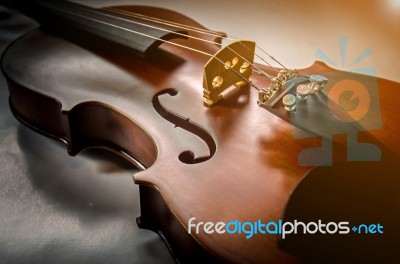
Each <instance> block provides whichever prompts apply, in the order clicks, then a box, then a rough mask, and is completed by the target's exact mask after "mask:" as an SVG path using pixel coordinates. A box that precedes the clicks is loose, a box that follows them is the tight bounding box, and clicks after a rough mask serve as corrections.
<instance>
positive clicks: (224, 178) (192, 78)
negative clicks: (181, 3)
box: [2, 31, 400, 263]
mask: <svg viewBox="0 0 400 264" xmlns="http://www.w3.org/2000/svg"><path fill="white" fill-rule="evenodd" d="M180 43H182V41H180ZM183 43H185V45H189V46H191V47H195V48H198V49H200V48H201V49H203V50H207V51H209V52H215V51H217V47H216V46H210V45H204V44H200V43H198V42H195V41H190V40H188V41H184V42H183ZM162 48H163V50H159V51H157V52H154V53H153V54H151V56H150V58H148V59H147V60H142V59H138V58H136V57H134V56H133V55H130V54H125V53H121V52H118V50H114V52H111V53H107V54H105V53H103V52H102V51H101V50H97V49H96V48H90V49H88V48H82V47H80V46H77V45H75V44H72V43H70V42H67V41H65V40H62V39H59V38H56V37H53V36H50V35H47V34H45V33H43V32H41V31H34V32H31V33H29V34H28V35H26V36H24V37H23V38H22V39H20V40H18V41H17V42H15V43H14V44H13V45H12V46H10V48H9V49H8V51H7V52H6V54H5V56H4V57H3V63H2V67H3V71H4V73H5V74H6V76H7V78H8V79H9V80H10V82H15V83H16V84H18V85H20V86H16V85H14V86H13V85H11V86H10V95H11V103H12V105H13V107H14V108H15V111H16V114H17V115H18V116H19V117H20V118H22V119H23V120H24V121H25V122H26V123H28V124H30V125H31V126H34V127H36V129H38V130H40V131H42V132H45V133H49V134H53V136H55V137H62V138H65V141H66V142H67V144H68V147H69V148H70V149H73V146H74V144H75V143H76V142H78V141H79V140H84V141H85V142H87V140H85V139H87V138H85V137H81V136H82V134H84V135H88V137H92V138H91V139H93V137H99V138H95V140H93V143H92V144H90V145H85V143H81V144H79V145H80V146H81V148H83V147H90V146H100V147H107V148H111V149H113V150H114V151H117V152H120V153H124V154H126V156H127V157H128V158H132V159H136V160H138V161H140V162H142V163H143V164H145V165H147V166H149V165H151V166H150V167H149V168H148V169H146V170H144V171H142V172H139V173H137V174H135V175H134V179H135V182H136V183H138V184H142V185H146V186H152V187H154V188H156V189H157V190H158V191H159V192H160V194H161V195H162V197H163V199H164V201H165V202H166V204H167V205H168V207H169V208H170V210H171V211H172V213H173V215H174V216H175V217H176V219H177V220H178V222H180V223H181V225H182V226H183V227H184V228H187V222H188V220H189V219H190V218H191V217H193V216H194V217H196V218H197V221H213V222H220V221H222V222H229V221H232V220H236V219H238V220H239V221H251V222H252V221H257V220H262V221H264V222H268V221H277V220H278V219H279V218H280V216H281V215H282V214H283V210H284V207H285V205H286V203H287V201H288V198H289V195H290V193H291V192H292V191H293V190H294V188H295V186H296V185H297V184H298V182H299V181H300V180H301V178H302V177H303V176H304V174H305V173H306V172H307V171H309V170H310V169H311V167H305V166H300V165H299V163H298V154H299V152H300V151H301V150H303V149H304V148H307V147H312V146H318V145H319V144H320V139H318V138H308V139H295V138H294V137H293V128H292V126H291V125H290V124H289V123H288V122H286V121H284V120H282V119H281V118H278V117H277V116H276V115H274V114H272V113H270V112H268V111H266V110H264V109H261V108H259V107H258V106H257V103H256V101H257V91H256V90H255V89H253V88H250V87H246V88H243V89H241V90H240V91H239V92H237V93H235V94H233V95H231V96H229V97H227V98H225V99H224V100H223V101H221V102H220V103H219V104H217V105H216V106H215V107H212V108H206V107H204V106H203V101H202V87H201V85H202V67H203V66H204V64H205V63H206V62H207V60H208V58H207V57H205V56H204V55H200V54H195V53H192V52H190V51H187V50H182V49H177V48H176V47H173V46H171V45H168V44H164V45H162ZM265 70H266V71H268V72H272V70H271V69H268V68H265ZM327 71H328V72H332V71H333V70H332V69H330V68H328V67H327V66H325V65H324V64H322V63H315V64H314V65H313V66H312V67H310V68H308V69H305V70H303V71H302V73H303V74H304V73H319V72H327ZM335 74H338V75H341V76H345V77H344V78H347V79H352V75H351V74H350V73H345V72H335ZM377 80H378V87H379V100H380V105H381V114H382V120H383V127H382V128H381V129H377V130H374V131H371V133H372V134H373V135H374V136H375V137H376V139H378V141H379V142H381V144H382V148H383V149H384V147H387V148H388V149H390V150H392V151H394V152H396V153H397V154H400V151H399V150H400V143H399V141H398V140H397V138H396V134H397V133H398V131H399V124H400V115H399V111H398V110H397V109H398V108H397V107H396V102H397V101H396V99H397V98H400V90H399V88H400V85H399V84H398V83H394V82H390V81H387V80H383V79H379V78H378V79H377ZM253 82H254V83H255V84H258V85H260V86H261V85H265V83H263V82H264V81H263V80H261V78H260V77H258V76H257V75H254V77H253ZM19 87H20V88H19ZM21 87H25V88H26V89H27V90H26V89H25V88H21ZM166 88H173V89H175V90H176V91H177V93H176V94H174V95H169V94H164V95H162V96H160V97H159V101H160V104H161V105H162V107H163V109H166V110H168V111H167V112H169V113H171V112H173V113H175V114H176V115H179V116H181V117H183V119H182V121H181V123H180V126H175V124H171V123H170V122H168V121H167V120H166V119H165V118H164V117H163V116H160V114H159V113H158V111H156V109H154V107H153V104H152V101H154V95H155V94H157V93H159V92H160V91H162V90H164V89H166ZM30 91H34V93H35V95H34V96H32V97H31V98H32V99H35V98H36V96H39V98H45V97H46V98H51V100H53V102H59V103H60V104H61V106H62V112H61V111H60V112H58V113H57V114H55V115H56V116H58V118H59V119H60V120H61V119H62V116H64V115H66V116H67V118H68V120H69V124H70V125H65V127H63V128H62V129H61V130H62V131H61V132H60V133H58V134H57V133H55V132H54V131H46V130H47V126H46V125H49V126H50V124H53V119H52V118H48V116H46V115H45V114H47V113H45V111H46V110H53V109H55V108H48V109H44V110H42V109H37V110H33V108H26V105H29V102H23V103H21V102H20V100H25V99H21V98H22V96H21V94H24V95H26V96H31V94H30ZM15 94H18V96H13V95H15ZM35 100H36V99H35ZM40 100H45V99H40ZM47 105H50V104H47ZM56 105H57V104H56ZM79 105H86V106H88V107H87V108H86V109H85V110H81V111H79ZM96 106H101V107H99V108H96ZM93 109H94V110H93ZM32 112H33V113H34V114H33V116H35V117H32V116H31V114H32ZM40 113H43V114H44V115H43V116H42V118H41V117H40ZM74 113H75V114H74ZM118 113H119V115H118ZM36 115H39V116H38V117H36ZM113 115H115V116H114V118H113ZM105 116H108V117H110V116H111V117H110V118H105V119H104V120H103V119H102V117H105ZM36 119H37V120H36ZM186 119H190V122H192V123H194V124H196V125H197V126H198V127H201V128H203V129H204V130H205V131H206V132H207V133H208V134H209V135H210V136H211V137H212V139H213V141H214V142H215V144H216V151H215V154H214V155H213V156H212V157H211V158H210V159H208V160H207V161H204V162H200V163H196V164H186V163H184V162H181V161H180V160H179V155H180V153H182V152H184V151H192V152H193V153H194V155H195V157H203V156H208V155H210V148H209V144H207V142H205V141H204V140H201V139H199V135H197V134H193V133H190V132H188V131H187V129H185V128H187V127H188V126H189V125H188V122H189V120H186ZM77 120H79V121H77ZM94 120H95V121H94ZM89 121H90V122H89ZM102 121H106V122H108V123H104V124H100V122H102ZM60 122H61V121H60ZM42 124H45V125H42ZM64 124H65V123H64ZM71 124H73V126H76V127H78V128H77V130H75V133H76V134H75V135H76V137H75V138H74V137H72V136H71V134H73V133H71V132H73V130H72V129H71V128H72V127H73V126H71ZM88 124H89V125H90V127H86V126H87V125H88ZM127 127H129V128H130V129H128V130H126V131H125V130H124V129H125V128H127ZM91 129H92V130H93V131H96V130H98V129H101V130H102V131H101V132H102V133H93V132H90V133H85V132H82V131H87V130H91ZM76 131H80V132H76ZM103 132H110V134H108V135H106V134H107V133H103ZM60 134H61V136H60ZM132 134H133V135H132ZM135 140H137V141H135ZM365 140H367V141H370V140H371V139H370V138H366V139H365ZM342 144H344V143H343V142H342V141H340V140H338V141H337V145H335V148H334V151H335V157H337V156H341V154H343V151H344V150H343V148H342V147H341V146H340V145H342ZM79 150H80V148H79V147H78V148H76V151H75V152H77V151H79ZM126 150H128V151H126ZM385 151H386V150H385V149H384V151H383V158H384V157H385V155H386V152H385ZM73 152H74V151H73ZM309 158H310V159H311V160H312V159H313V158H316V157H309ZM342 159H343V158H342ZM193 237H194V239H195V240H196V241H197V242H198V243H199V244H200V245H201V246H203V247H204V248H205V249H206V250H207V251H209V252H211V253H212V254H214V255H215V256H217V257H218V258H220V259H222V260H225V261H227V262H232V263H295V262H297V261H298V259H296V258H295V257H293V256H290V255H288V254H286V253H284V252H282V251H280V250H279V249H278V248H277V237H276V236H272V235H256V236H254V237H253V238H252V239H249V240H247V239H246V238H245V237H244V236H243V235H228V234H224V235H219V234H213V235H206V234H204V233H200V234H198V235H193Z"/></svg>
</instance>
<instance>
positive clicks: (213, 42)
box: [102, 11, 274, 80]
mask: <svg viewBox="0 0 400 264" xmlns="http://www.w3.org/2000/svg"><path fill="white" fill-rule="evenodd" d="M110 12H113V11H110ZM113 13H116V12H113ZM102 14H103V15H105V16H108V17H112V18H116V19H119V20H122V21H125V22H128V23H132V24H136V25H140V26H144V27H149V28H153V29H156V30H160V31H164V32H167V33H170V34H174V35H177V36H183V37H185V38H186V37H187V38H191V39H196V40H199V41H202V42H207V43H211V44H215V45H218V46H220V47H222V48H227V49H229V50H230V51H231V52H233V53H234V54H236V55H237V56H238V57H240V58H241V59H243V60H244V61H245V62H246V63H248V64H249V65H251V66H252V67H253V68H255V69H256V70H257V71H258V73H260V74H261V75H262V76H263V77H267V78H268V79H269V80H272V78H274V77H273V76H272V75H269V74H268V73H266V72H265V71H263V70H262V69H260V68H259V67H258V66H257V65H255V64H254V63H252V62H250V61H249V60H248V59H246V58H245V57H243V56H242V55H241V54H239V53H238V52H237V51H235V50H233V49H232V48H231V47H229V46H224V45H223V44H221V43H218V42H215V41H211V40H207V39H202V38H199V37H195V36H191V35H187V34H183V33H180V32H175V31H171V30H167V29H164V28H160V27H156V26H152V25H149V24H145V23H141V22H138V21H133V20H129V19H125V18H122V17H116V16H111V15H109V14H105V13H102ZM240 43H241V44H242V45H243V46H244V47H246V49H248V50H249V51H251V49H250V48H248V47H247V46H246V45H244V44H243V43H242V42H240ZM251 52H252V51H251ZM253 53H254V52H253ZM224 64H225V63H224Z"/></svg>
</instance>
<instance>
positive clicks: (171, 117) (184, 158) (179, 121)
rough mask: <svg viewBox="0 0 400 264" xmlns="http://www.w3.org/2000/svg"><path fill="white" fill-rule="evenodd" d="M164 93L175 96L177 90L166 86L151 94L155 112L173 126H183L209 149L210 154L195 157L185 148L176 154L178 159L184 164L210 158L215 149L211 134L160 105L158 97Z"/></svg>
mask: <svg viewBox="0 0 400 264" xmlns="http://www.w3.org/2000/svg"><path fill="white" fill-rule="evenodd" d="M164 94H168V95H170V96H176V95H177V94H178V91H177V90H175V89H173V88H168V89H165V90H162V91H160V92H158V93H156V94H155V95H154V96H153V100H152V103H153V107H154V109H155V110H156V111H157V113H158V114H159V115H160V116H161V117H162V118H164V119H165V120H167V121H169V122H170V123H172V124H174V125H175V127H180V128H183V129H185V130H186V131H188V132H190V133H192V134H194V135H196V136H198V137H199V138H201V139H202V140H203V141H204V142H205V143H206V144H207V146H208V148H209V150H210V155H209V156H205V157H196V155H195V153H194V152H193V151H190V150H187V151H184V152H182V153H180V154H179V156H178V158H179V160H180V161H181V162H183V163H186V164H196V163H201V162H204V161H207V160H209V159H210V158H212V157H213V156H214V154H215V151H216V149H217V145H216V144H215V141H214V139H213V138H212V136H211V135H210V134H209V133H208V132H207V131H206V130H204V129H203V128H202V127H200V126H199V125H197V124H196V123H194V122H192V121H190V119H189V118H183V117H181V116H179V115H177V114H175V113H173V112H172V111H170V110H168V109H166V108H165V107H164V106H162V105H161V103H160V100H159V97H160V96H162V95H164Z"/></svg>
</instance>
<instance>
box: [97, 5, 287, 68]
mask: <svg viewBox="0 0 400 264" xmlns="http://www.w3.org/2000/svg"><path fill="white" fill-rule="evenodd" d="M103 10H107V11H110V12H114V13H119V14H123V15H127V16H131V17H136V18H140V19H143V20H148V21H152V22H157V23H160V24H164V25H167V26H172V27H177V28H181V29H186V30H190V31H193V32H197V33H201V34H205V35H210V36H214V37H220V38H223V39H227V40H231V41H235V40H236V41H239V42H240V43H241V44H242V45H243V46H244V47H246V48H247V49H249V48H248V47H247V46H246V45H244V44H243V43H242V41H241V39H240V38H237V37H234V36H227V35H225V34H224V33H221V32H217V31H214V30H209V29H202V28H198V27H193V26H189V25H184V24H181V23H177V22H172V21H168V20H163V19H160V18H155V17H150V16H146V15H143V14H139V13H134V12H130V11H126V10H121V9H118V8H114V7H106V8H103ZM256 48H258V49H259V50H260V51H261V52H262V53H264V54H266V55H267V56H268V57H270V58H271V59H272V60H273V61H275V62H276V63H278V64H279V65H280V66H282V68H284V69H285V70H288V69H287V68H286V67H285V66H284V65H283V64H282V63H281V62H279V61H278V60H277V59H275V58H274V57H273V56H272V55H270V54H269V53H267V52H266V51H265V50H264V49H262V48H261V47H260V46H258V45H256ZM249 50H250V49H249ZM250 51H251V52H252V53H254V55H255V56H256V57H258V58H259V59H260V60H262V61H263V62H264V63H265V64H267V65H268V66H270V67H271V68H273V69H274V70H276V71H277V72H279V70H278V69H277V68H275V67H274V66H272V65H271V64H270V63H268V62H267V61H266V60H265V59H264V58H263V57H261V56H260V55H258V54H257V53H256V52H254V51H252V50H250Z"/></svg>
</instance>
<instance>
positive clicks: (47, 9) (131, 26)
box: [5, 0, 186, 57]
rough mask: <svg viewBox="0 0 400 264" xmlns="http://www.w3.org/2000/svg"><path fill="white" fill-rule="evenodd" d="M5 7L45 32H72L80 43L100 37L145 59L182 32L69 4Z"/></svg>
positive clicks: (40, 1)
mask: <svg viewBox="0 0 400 264" xmlns="http://www.w3.org/2000/svg"><path fill="white" fill-rule="evenodd" d="M5 5H6V6H10V7H12V8H16V9H18V10H19V11H21V12H23V13H25V14H26V15H28V16H30V17H32V18H33V19H35V20H37V21H38V22H39V23H40V24H41V26H42V28H44V29H46V30H49V31H51V32H52V33H55V34H57V35H60V36H63V34H64V33H66V32H68V36H69V39H70V37H71V35H74V36H73V38H77V39H79V38H81V37H87V36H88V35H92V36H96V37H100V38H102V39H105V40H107V41H108V42H109V43H115V44H119V45H122V46H125V47H128V48H129V49H131V50H132V51H133V52H134V53H135V54H136V55H138V56H141V57H145V56H146V54H147V52H149V50H150V49H151V48H153V47H158V46H159V45H160V44H161V43H162V41H161V40H162V39H167V38H172V36H171V33H173V32H180V31H178V30H176V29H174V28H171V27H168V26H160V25H158V24H157V25H152V24H151V23H149V22H148V21H144V20H141V19H140V18H132V17H129V16H125V15H121V14H117V13H113V12H110V11H106V10H101V9H95V8H91V7H88V6H84V5H80V4H77V3H72V2H69V1H55V0H33V1H24V0H17V1H15V0H6V1H5ZM180 33H186V32H180ZM82 34H84V35H82ZM173 37H174V38H176V37H179V35H174V36H173Z"/></svg>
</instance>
